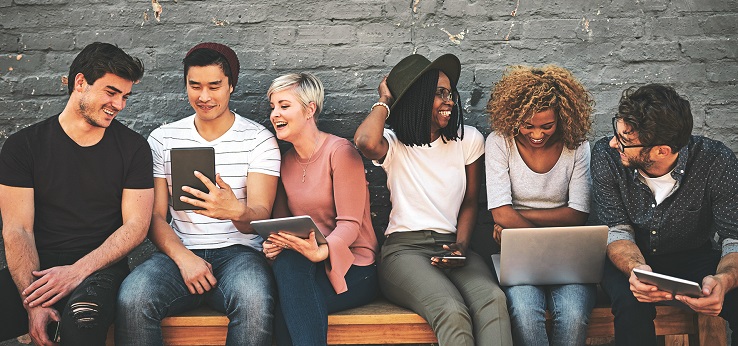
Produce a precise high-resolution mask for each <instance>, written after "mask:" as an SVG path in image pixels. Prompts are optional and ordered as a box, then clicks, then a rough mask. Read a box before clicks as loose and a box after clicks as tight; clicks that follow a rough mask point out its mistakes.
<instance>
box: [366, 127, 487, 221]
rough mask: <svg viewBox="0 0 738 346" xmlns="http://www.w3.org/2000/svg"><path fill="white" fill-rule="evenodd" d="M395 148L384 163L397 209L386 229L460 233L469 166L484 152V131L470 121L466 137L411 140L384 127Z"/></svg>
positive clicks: (391, 196) (391, 197)
mask: <svg viewBox="0 0 738 346" xmlns="http://www.w3.org/2000/svg"><path fill="white" fill-rule="evenodd" d="M384 138H386V139H387V141H388V142H389V149H388V150H387V155H386V156H385V158H384V161H382V163H381V164H380V163H379V162H377V161H374V164H375V165H377V166H382V168H384V170H385V171H386V172H387V188H388V189H389V191H390V201H391V202H392V211H391V212H390V217H389V225H387V230H386V231H385V232H384V233H385V235H389V234H391V233H394V232H409V231H419V230H430V231H436V232H438V233H456V223H457V221H458V217H459V208H461V202H462V201H463V199H464V194H465V193H466V166H467V165H470V164H472V163H474V161H476V160H477V159H478V158H479V157H480V156H482V155H483V154H484V137H482V134H481V133H480V132H479V131H478V130H477V129H476V128H474V127H471V126H464V139H463V140H456V141H446V143H443V140H442V139H441V137H439V138H438V139H437V140H436V141H434V142H433V143H431V146H430V147H429V146H427V145H426V146H413V147H411V146H407V145H404V144H402V142H400V141H399V140H398V139H397V136H396V135H395V133H394V132H393V131H392V130H390V129H385V130H384Z"/></svg>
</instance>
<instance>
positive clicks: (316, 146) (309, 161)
mask: <svg viewBox="0 0 738 346" xmlns="http://www.w3.org/2000/svg"><path fill="white" fill-rule="evenodd" d="M318 140H320V132H318V135H317V136H315V145H314V146H313V152H312V153H310V156H308V159H307V162H305V163H302V162H300V155H297V150H295V154H296V155H295V160H296V161H297V163H298V164H300V166H301V167H302V182H303V183H304V182H305V173H306V172H307V167H308V165H309V164H310V163H311V162H312V159H313V154H315V150H317V149H318Z"/></svg>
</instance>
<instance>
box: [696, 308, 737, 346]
mask: <svg viewBox="0 0 738 346" xmlns="http://www.w3.org/2000/svg"><path fill="white" fill-rule="evenodd" d="M697 326H698V328H699V331H698V333H699V341H698V342H699V344H696V345H701V346H713V345H714V346H727V343H728V341H727V340H726V336H727V335H726V330H725V328H726V326H725V320H723V319H722V318H720V317H713V316H707V315H703V314H699V315H698V316H697ZM691 345H692V344H691V340H690V346H691Z"/></svg>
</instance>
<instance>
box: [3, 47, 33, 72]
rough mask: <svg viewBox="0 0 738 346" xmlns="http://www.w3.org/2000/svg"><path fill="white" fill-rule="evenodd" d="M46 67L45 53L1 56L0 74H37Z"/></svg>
mask: <svg viewBox="0 0 738 346" xmlns="http://www.w3.org/2000/svg"><path fill="white" fill-rule="evenodd" d="M43 65H44V54H43V53H38V52H34V53H22V54H2V55H0V73H2V74H5V73H8V72H10V73H11V74H16V73H29V72H32V73H33V72H37V71H38V70H39V69H40V68H41V67H42V66H43Z"/></svg>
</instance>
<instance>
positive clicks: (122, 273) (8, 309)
mask: <svg viewBox="0 0 738 346" xmlns="http://www.w3.org/2000/svg"><path fill="white" fill-rule="evenodd" d="M86 254H87V252H84V253H48V252H41V253H39V259H40V262H41V269H47V268H51V267H56V266H63V265H70V264H73V263H74V262H76V261H77V260H78V259H80V258H82V257H83V256H84V255H86ZM126 275H128V263H127V261H126V260H121V261H119V262H118V263H115V264H113V265H112V266H110V267H108V268H105V269H101V270H98V271H96V272H95V273H93V274H92V275H90V276H88V277H87V278H86V279H85V280H84V281H82V283H81V284H80V285H79V286H77V288H76V289H75V290H74V291H72V293H71V294H70V295H69V296H67V297H65V298H63V299H62V300H60V301H59V302H57V303H56V304H54V308H55V309H57V310H58V311H60V312H61V314H60V316H61V343H62V345H104V344H105V338H106V337H107V334H108V328H109V327H110V325H111V324H112V323H113V320H114V318H115V301H116V299H117V296H118V288H119V287H120V284H121V282H123V279H124V278H125V277H126ZM0 297H2V298H1V299H0V311H1V312H2V313H0V340H6V339H10V338H14V337H17V336H19V335H23V334H25V333H28V315H27V313H26V310H25V309H24V308H23V304H22V301H21V298H20V294H19V293H18V290H17V288H16V286H15V283H14V282H13V279H12V277H11V276H10V271H9V270H8V269H7V268H6V269H3V270H2V271H0Z"/></svg>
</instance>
